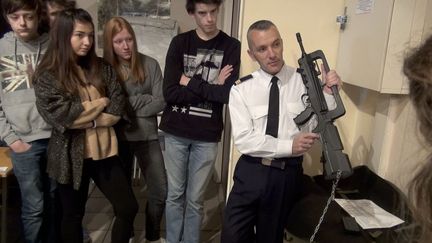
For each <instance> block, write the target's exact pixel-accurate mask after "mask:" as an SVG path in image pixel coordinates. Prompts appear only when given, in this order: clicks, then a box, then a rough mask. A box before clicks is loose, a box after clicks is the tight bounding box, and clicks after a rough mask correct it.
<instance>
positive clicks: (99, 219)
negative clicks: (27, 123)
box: [7, 177, 306, 243]
mask: <svg viewBox="0 0 432 243" xmlns="http://www.w3.org/2000/svg"><path fill="white" fill-rule="evenodd" d="M134 191H135V195H136V197H137V200H138V202H139V206H140V208H139V212H138V215H137V216H136V218H135V223H134V226H135V227H134V228H135V239H134V242H136V243H138V242H139V243H141V242H142V243H144V236H145V232H144V229H145V227H144V226H145V220H144V219H145V217H144V206H145V201H146V197H145V195H146V194H145V183H144V181H139V183H138V184H136V183H135V185H134ZM89 193H90V197H89V199H88V201H87V205H86V215H85V217H84V222H83V224H84V226H85V228H86V229H87V230H88V232H89V234H90V237H91V238H92V242H93V243H109V242H111V240H110V239H111V236H110V233H111V227H112V222H113V217H114V214H113V210H112V207H111V205H110V203H109V202H108V201H107V199H105V197H104V196H103V195H102V193H101V192H100V191H99V190H98V189H97V188H96V187H95V186H94V185H93V186H91V188H90V192H89ZM8 199H9V200H8V201H9V207H8V220H7V222H8V225H7V228H8V236H7V243H21V242H22V240H21V239H20V226H19V213H20V212H19V211H20V210H19V205H20V197H19V188H18V185H17V183H16V180H14V177H12V178H11V181H10V183H9V196H8ZM223 206H224V197H223V190H222V188H221V184H219V183H216V182H215V181H214V180H211V181H210V184H209V186H208V188H207V192H206V194H205V203H204V221H203V225H202V230H201V235H202V237H201V242H203V243H219V242H220V228H221V222H222V211H223ZM162 229H163V230H162V234H163V235H164V234H165V232H164V229H165V226H164V222H162ZM287 239H288V240H285V241H284V242H285V243H304V242H306V241H303V240H299V239H297V238H295V237H293V236H291V235H289V236H288V237H287Z"/></svg>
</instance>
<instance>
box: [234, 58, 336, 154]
mask: <svg viewBox="0 0 432 243" xmlns="http://www.w3.org/2000/svg"><path fill="white" fill-rule="evenodd" d="M252 76H253V77H252V78H251V79H248V80H246V81H244V82H242V83H241V84H239V85H236V86H233V87H232V88H231V92H230V98H229V111H230V115H231V124H232V134H233V138H234V144H235V145H236V147H237V149H238V150H239V151H240V153H242V154H247V155H250V156H254V157H263V158H282V157H291V156H293V154H292V144H293V139H294V136H295V135H296V134H298V133H299V132H300V130H299V128H298V127H297V125H296V124H295V122H294V120H293V119H294V118H295V117H296V116H297V115H298V114H300V113H301V112H302V111H303V110H305V108H306V105H305V104H304V103H303V101H302V95H303V94H306V93H307V92H306V87H305V86H304V84H303V81H302V78H301V75H300V74H299V73H297V72H296V69H295V68H293V67H289V66H287V65H284V66H283V68H282V70H281V71H280V72H279V73H278V74H276V76H277V77H278V78H279V81H278V86H279V132H278V137H277V138H274V137H272V136H270V135H266V134H265V131H266V126H267V113H268V103H269V94H270V86H271V82H270V80H271V78H272V77H273V76H272V75H270V74H268V73H266V72H265V71H263V70H262V69H259V70H257V71H255V72H253V73H252ZM324 97H325V99H326V101H327V105H328V108H329V110H331V109H334V108H335V107H336V103H335V101H334V98H333V96H332V95H329V94H327V93H325V92H324ZM315 126H316V120H315V119H314V118H313V119H311V121H310V122H308V123H307V125H306V127H305V128H302V131H305V130H306V131H312V130H313V128H314V127H315ZM295 156H298V155H295Z"/></svg>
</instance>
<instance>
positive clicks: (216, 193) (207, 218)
mask: <svg viewBox="0 0 432 243" xmlns="http://www.w3.org/2000/svg"><path fill="white" fill-rule="evenodd" d="M134 184H135V186H134V187H133V189H134V192H135V196H136V198H137V200H138V203H139V211H138V214H137V216H136V217H135V223H134V228H135V237H134V242H137V243H138V242H144V237H145V232H144V229H145V216H144V210H145V203H146V193H145V183H144V181H142V180H139V181H137V183H134ZM220 186H221V184H219V183H215V182H214V181H213V180H211V182H210V184H209V186H208V189H207V193H206V195H205V203H204V221H203V225H202V230H201V238H202V242H209V243H217V242H219V241H220V239H219V231H220V225H221V222H222V208H223V204H224V200H223V193H222V189H221V188H220ZM113 216H114V214H113V209H112V207H111V205H110V203H109V202H108V200H107V199H106V198H105V197H104V195H103V194H102V193H101V192H100V191H99V190H98V188H97V187H95V186H91V188H90V197H89V199H88V201H87V205H86V215H85V217H84V222H83V225H84V227H85V228H86V229H87V231H88V232H89V234H90V237H91V238H92V242H94V243H109V242H111V227H112V222H113ZM164 224H165V223H164V222H162V229H163V231H164V229H165V225H164ZM162 234H163V235H164V234H165V233H164V232H162Z"/></svg>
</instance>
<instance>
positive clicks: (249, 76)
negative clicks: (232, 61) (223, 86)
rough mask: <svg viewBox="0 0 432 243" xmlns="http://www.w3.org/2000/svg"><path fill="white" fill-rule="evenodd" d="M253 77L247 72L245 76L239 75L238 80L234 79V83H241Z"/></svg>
mask: <svg viewBox="0 0 432 243" xmlns="http://www.w3.org/2000/svg"><path fill="white" fill-rule="evenodd" d="M251 78H253V76H252V74H249V75H247V76H244V77H241V78H240V79H239V80H237V81H235V82H234V83H235V85H239V84H241V83H243V82H244V81H247V80H249V79H251Z"/></svg>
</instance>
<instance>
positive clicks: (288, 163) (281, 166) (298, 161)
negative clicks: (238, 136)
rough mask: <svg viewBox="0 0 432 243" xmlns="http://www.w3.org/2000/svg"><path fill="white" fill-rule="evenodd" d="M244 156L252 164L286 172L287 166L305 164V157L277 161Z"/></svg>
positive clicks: (278, 159)
mask: <svg viewBox="0 0 432 243" xmlns="http://www.w3.org/2000/svg"><path fill="white" fill-rule="evenodd" d="M242 156H244V157H245V159H246V160H249V161H252V162H258V163H260V164H262V165H264V166H269V167H273V168H278V169H281V170H284V169H285V168H286V167H287V166H294V165H299V164H301V163H302V162H303V156H300V157H287V158H277V159H269V158H259V157H252V156H249V155H242Z"/></svg>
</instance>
